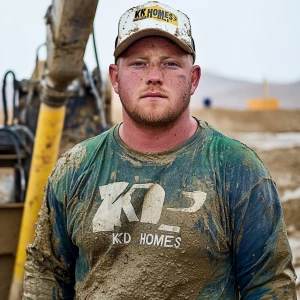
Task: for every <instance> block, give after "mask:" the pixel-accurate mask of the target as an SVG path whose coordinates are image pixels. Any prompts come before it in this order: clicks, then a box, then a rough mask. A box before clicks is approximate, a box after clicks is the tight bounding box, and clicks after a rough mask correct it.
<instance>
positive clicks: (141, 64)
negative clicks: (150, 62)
mask: <svg viewBox="0 0 300 300" xmlns="http://www.w3.org/2000/svg"><path fill="white" fill-rule="evenodd" d="M133 65H135V66H137V67H141V66H143V65H144V63H143V62H140V61H137V62H134V63H133Z"/></svg>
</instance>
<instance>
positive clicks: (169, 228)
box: [158, 224, 180, 232]
mask: <svg viewBox="0 0 300 300" xmlns="http://www.w3.org/2000/svg"><path fill="white" fill-rule="evenodd" d="M158 230H162V231H171V232H180V227H178V226H169V225H165V224H161V225H160V226H159V228H158Z"/></svg>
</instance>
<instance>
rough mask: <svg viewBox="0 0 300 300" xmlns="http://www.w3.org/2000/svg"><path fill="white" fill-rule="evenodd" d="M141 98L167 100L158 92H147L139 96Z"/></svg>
mask: <svg viewBox="0 0 300 300" xmlns="http://www.w3.org/2000/svg"><path fill="white" fill-rule="evenodd" d="M141 98H167V97H166V96H165V95H163V94H162V93H160V92H147V93H144V94H142V95H141Z"/></svg>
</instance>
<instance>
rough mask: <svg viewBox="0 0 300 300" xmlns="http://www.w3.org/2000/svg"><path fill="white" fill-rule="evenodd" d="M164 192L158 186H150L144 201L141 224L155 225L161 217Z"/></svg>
mask: <svg viewBox="0 0 300 300" xmlns="http://www.w3.org/2000/svg"><path fill="white" fill-rule="evenodd" d="M164 200H165V191H164V189H163V188H162V187H161V186H160V185H159V184H152V185H151V186H150V187H149V189H148V191H147V193H146V195H145V199H144V203H143V210H142V215H141V222H143V223H152V224H156V223H157V222H158V221H159V219H160V216H161V212H162V208H163V205H164Z"/></svg>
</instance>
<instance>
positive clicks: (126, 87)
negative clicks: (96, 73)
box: [110, 37, 200, 127]
mask: <svg viewBox="0 0 300 300" xmlns="http://www.w3.org/2000/svg"><path fill="white" fill-rule="evenodd" d="M110 76H111V81H112V84H113V87H114V90H115V92H116V93H118V94H119V96H120V99H121V102H122V105H123V109H124V110H123V113H124V114H125V115H127V116H128V117H129V118H130V119H131V120H132V121H134V122H135V123H137V124H140V125H144V126H145V125H146V126H147V125H148V126H155V127H157V126H165V125H168V124H171V123H174V122H176V120H177V119H178V118H179V117H180V116H181V115H182V114H183V113H184V112H185V111H186V110H187V107H188V105H189V103H190V97H191V95H192V94H193V93H194V91H195V89H196V87H197V85H198V82H199V79H200V68H199V66H193V63H192V57H191V55H189V54H187V53H186V52H184V51H183V50H182V49H181V48H180V47H179V46H177V45H176V44H175V43H173V42H172V41H171V40H169V39H166V38H162V37H146V38H142V39H140V40H138V41H137V42H135V43H134V44H132V45H131V46H130V47H129V48H128V49H127V50H126V51H125V52H124V53H122V55H121V57H120V58H119V60H118V64H117V66H116V65H111V67H110ZM124 117H125V116H124Z"/></svg>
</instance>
